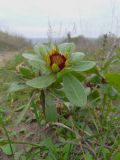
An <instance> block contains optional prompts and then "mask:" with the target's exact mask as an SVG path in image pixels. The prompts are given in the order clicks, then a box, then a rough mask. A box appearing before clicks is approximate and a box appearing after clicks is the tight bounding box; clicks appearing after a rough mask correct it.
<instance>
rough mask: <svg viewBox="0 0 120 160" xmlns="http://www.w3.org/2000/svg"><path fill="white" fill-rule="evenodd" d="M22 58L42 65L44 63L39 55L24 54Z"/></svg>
mask: <svg viewBox="0 0 120 160" xmlns="http://www.w3.org/2000/svg"><path fill="white" fill-rule="evenodd" d="M22 56H23V57H24V58H26V59H28V60H31V61H37V62H40V63H44V61H43V60H41V59H40V56H38V55H34V54H30V53H23V54H22Z"/></svg>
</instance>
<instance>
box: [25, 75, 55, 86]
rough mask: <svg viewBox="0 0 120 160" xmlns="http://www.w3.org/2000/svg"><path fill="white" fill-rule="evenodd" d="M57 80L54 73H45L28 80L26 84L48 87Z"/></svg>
mask: <svg viewBox="0 0 120 160" xmlns="http://www.w3.org/2000/svg"><path fill="white" fill-rule="evenodd" d="M55 81H56V78H55V75H54V74H49V75H44V76H41V77H37V78H34V79H32V80H29V81H27V82H26V84H27V85H28V86H30V87H33V88H39V89H42V88H46V87H48V86H50V85H51V84H52V83H53V82H55Z"/></svg>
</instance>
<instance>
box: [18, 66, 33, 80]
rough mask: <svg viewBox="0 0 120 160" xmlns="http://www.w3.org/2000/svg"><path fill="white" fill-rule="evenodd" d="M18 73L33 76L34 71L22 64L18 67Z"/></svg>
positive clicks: (28, 76) (27, 76)
mask: <svg viewBox="0 0 120 160" xmlns="http://www.w3.org/2000/svg"><path fill="white" fill-rule="evenodd" d="M20 73H21V74H22V76H23V77H24V78H30V77H32V76H34V73H33V72H32V70H30V69H29V68H28V67H24V66H22V67H20Z"/></svg>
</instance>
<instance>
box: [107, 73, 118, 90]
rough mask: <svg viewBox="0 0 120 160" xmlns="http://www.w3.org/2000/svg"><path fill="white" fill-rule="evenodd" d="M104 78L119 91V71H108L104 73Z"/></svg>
mask: <svg viewBox="0 0 120 160" xmlns="http://www.w3.org/2000/svg"><path fill="white" fill-rule="evenodd" d="M106 79H107V81H108V82H109V84H110V85H112V86H113V87H115V88H116V89H117V90H118V91H119V92H120V73H109V74H107V75H106Z"/></svg>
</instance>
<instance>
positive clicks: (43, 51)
mask: <svg viewBox="0 0 120 160" xmlns="http://www.w3.org/2000/svg"><path fill="white" fill-rule="evenodd" d="M34 51H35V53H37V54H38V55H40V56H42V57H44V56H45V55H47V54H48V48H47V46H45V45H43V44H37V45H35V47H34Z"/></svg>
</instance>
